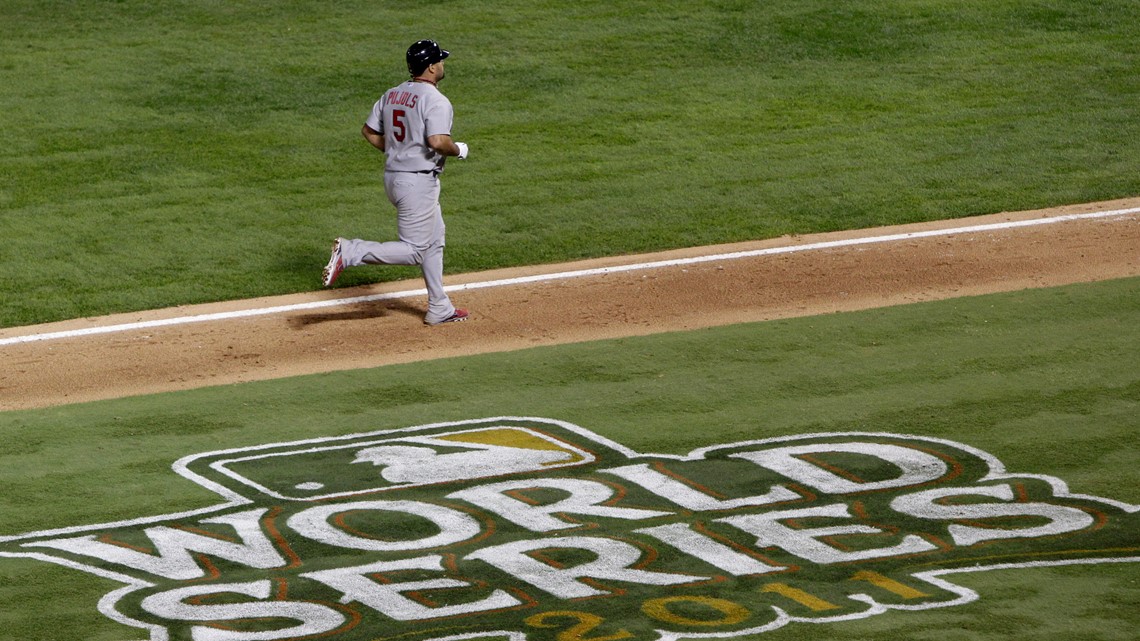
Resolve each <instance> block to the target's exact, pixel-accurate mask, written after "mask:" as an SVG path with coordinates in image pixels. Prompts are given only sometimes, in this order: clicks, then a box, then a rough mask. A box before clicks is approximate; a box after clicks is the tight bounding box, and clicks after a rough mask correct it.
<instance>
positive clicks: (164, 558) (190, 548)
mask: <svg viewBox="0 0 1140 641" xmlns="http://www.w3.org/2000/svg"><path fill="white" fill-rule="evenodd" d="M265 512H266V510H265V509H257V510H249V511H246V512H237V513H235V514H229V515H226V516H219V517H215V518H210V519H203V520H202V521H199V522H200V523H223V524H226V525H231V526H233V528H234V531H235V532H236V533H237V535H238V538H240V539H241V542H240V543H232V542H230V541H226V540H224V539H221V538H215V537H212V536H207V535H204V534H198V533H195V532H188V531H186V530H179V529H175V528H170V527H166V526H159V527H151V528H146V529H145V530H143V532H145V533H146V535H147V537H149V538H150V540H151V543H153V544H154V548H155V550H156V551H157V554H147V553H145V552H140V551H138V550H135V549H132V548H129V547H126V546H124V545H115V544H113V543H106V542H104V541H99V540H97V537H98V535H95V534H90V535H87V536H80V537H76V538H71V539H55V540H51V541H40V542H38V543H27V544H25V547H46V548H54V549H57V550H63V551H65V552H70V553H72V554H80V555H83V556H89V557H94V558H97V559H102V560H104V561H108V562H111V563H117V564H119V565H123V566H126V567H129V568H132V569H135V570H139V571H142V572H146V573H148V574H153V575H155V576H161V577H164V578H167V579H180V580H185V579H197V578H201V577H203V576H206V571H205V570H203V569H202V568H201V567H200V566H199V565H198V562H197V561H196V560H195V559H194V557H193V555H192V554H191V552H198V553H201V554H206V555H208V556H213V557H217V558H219V559H225V560H227V561H232V562H234V563H240V564H242V565H246V566H248V567H251V568H261V569H267V568H276V567H281V566H283V565H285V559H283V558H282V557H281V554H280V553H278V552H277V549H276V548H274V547H273V543H272V542H270V540H269V538H268V537H267V536H265V533H264V532H262V530H261V516H262V515H263V514H265Z"/></svg>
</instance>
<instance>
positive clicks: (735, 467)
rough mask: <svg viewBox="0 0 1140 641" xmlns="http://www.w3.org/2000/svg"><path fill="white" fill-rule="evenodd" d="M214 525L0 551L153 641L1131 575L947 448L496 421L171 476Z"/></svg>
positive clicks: (1053, 489)
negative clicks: (1102, 571) (984, 578)
mask: <svg viewBox="0 0 1140 641" xmlns="http://www.w3.org/2000/svg"><path fill="white" fill-rule="evenodd" d="M174 470H175V472H177V473H178V474H180V475H182V476H183V477H185V478H187V479H189V480H191V481H193V482H195V483H199V484H201V485H202V486H204V487H206V488H208V489H210V490H212V491H214V492H216V493H217V494H218V495H219V496H220V497H221V498H222V502H220V503H219V504H218V505H216V506H213V507H210V508H207V509H202V510H196V511H189V512H182V513H177V514H164V515H158V516H152V517H146V518H139V519H135V520H131V521H123V522H117V523H105V524H98V525H80V526H75V527H69V528H63V529H60V530H53V531H42V532H30V533H26V534H20V535H14V536H4V537H0V562H2V559H3V558H4V557H16V558H31V559H37V560H40V561H44V562H48V563H54V564H59V565H62V566H65V567H68V568H72V569H74V570H76V571H82V572H88V573H91V574H94V575H97V576H100V577H104V578H108V579H112V580H113V581H115V582H117V583H119V584H120V587H118V588H117V589H114V590H112V591H111V592H109V593H108V594H106V595H105V596H104V597H103V598H102V599H100V600H99V602H98V604H92V607H98V609H99V611H100V612H101V613H102V614H104V615H105V616H107V617H109V618H110V619H113V620H114V621H117V622H119V623H122V624H125V625H128V626H132V627H134V628H137V629H138V630H139V636H140V637H144V638H148V639H150V640H151V641H164V640H173V639H190V640H192V641H241V640H277V639H317V638H320V639H336V640H337V641H373V640H385V639H391V640H397V639H399V640H409V641H458V640H460V639H476V638H509V639H511V640H512V641H524V640H531V641H538V640H551V641H571V640H581V641H585V640H589V641H617V640H621V639H630V640H633V639H644V640H646V641H655V640H659V639H660V640H673V639H689V638H706V637H732V636H740V635H745V634H759V633H764V632H768V631H771V630H775V629H778V628H781V627H784V626H786V625H789V624H792V623H830V622H837V621H844V620H850V619H858V618H863V617H869V616H872V615H875V614H880V613H883V612H887V611H890V610H923V609H929V608H942V607H950V606H955V605H959V604H963V603H968V602H971V601H973V600H975V599H978V598H980V595H978V594H977V593H975V592H974V591H972V590H970V589H967V588H965V587H962V586H960V585H957V584H955V583H954V581H953V578H954V575H955V574H959V573H967V572H984V571H994V570H1001V569H1005V568H1024V567H1034V566H1055V565H1071V564H1095V563H1122V562H1137V561H1140V527H1137V526H1138V525H1140V523H1138V521H1140V515H1138V512H1140V506H1136V505H1130V504H1127V503H1123V502H1120V501H1116V500H1112V499H1108V498H1102V497H1096V496H1088V495H1081V494H1075V493H1072V492H1070V491H1069V488H1068V486H1067V485H1066V484H1065V483H1064V482H1063V481H1062V480H1061V479H1058V478H1055V477H1052V476H1044V475H1037V474H1018V473H1016V472H1010V471H1007V470H1006V469H1005V466H1004V465H1002V463H1001V462H1000V461H999V460H998V459H997V458H995V457H994V456H992V455H990V454H988V453H986V452H984V451H981V450H978V449H976V448H973V447H971V446H969V445H965V444H962V443H956V442H953V441H949V440H942V439H934V438H925V437H917V436H908V435H902V434H887V433H870V432H866V433H862V432H858V433H857V432H851V433H828V434H805V435H799V436H789V437H783V438H774V439H763V440H756V441H745V442H738V443H726V444H710V445H708V446H707V447H704V448H702V449H699V450H696V451H693V452H691V453H689V454H688V455H685V456H670V455H659V454H643V453H638V452H634V451H632V450H630V449H628V448H626V447H625V446H623V445H621V444H619V443H615V442H613V441H610V440H608V439H606V438H604V437H602V436H600V435H598V434H595V433H593V432H591V431H589V430H586V429H584V428H581V427H578V426H576V425H572V424H570V423H566V422H563V421H557V420H551V419H543V418H524V417H500V418H490V419H478V420H471V421H462V422H456V423H445V424H434V425H425V426H417V427H410V428H406V429H400V430H393V431H383V432H370V433H364V434H354V435H349V436H341V437H330V438H320V439H312V440H306V441H297V442H292V443H274V444H267V445H263V446H258V447H251V448H242V449H230V450H222V451H215V452H207V453H203V454H195V455H192V456H188V457H185V458H183V459H181V460H179V461H178V462H176V463H175V465H174Z"/></svg>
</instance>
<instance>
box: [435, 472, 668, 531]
mask: <svg viewBox="0 0 1140 641" xmlns="http://www.w3.org/2000/svg"><path fill="white" fill-rule="evenodd" d="M529 489H555V490H561V491H563V492H566V493H568V494H569V496H567V497H566V498H564V499H562V500H559V501H555V502H553V503H548V504H545V505H532V504H531V503H527V502H525V501H523V500H521V499H517V498H514V497H511V496H508V495H507V493H508V492H511V491H515V490H529ZM613 495H614V491H613V488H611V487H609V486H608V485H606V484H604V483H598V482H597V481H587V480H583V479H524V480H518V481H505V482H503V483H491V484H488V485H481V486H479V487H473V488H471V489H467V490H460V491H458V492H452V493H451V494H448V495H447V498H449V499H461V500H464V501H467V502H468V503H471V504H473V505H476V506H478V507H481V508H483V509H485V510H488V511H491V512H494V513H495V514H498V515H499V516H501V517H503V518H505V519H507V520H508V521H511V522H513V523H516V524H518V525H521V526H522V527H525V528H527V529H528V530H530V531H532V532H550V531H552V530H565V529H568V528H574V527H578V526H579V525H580V524H579V523H575V522H573V521H570V520H568V519H563V518H559V517H556V516H554V515H556V514H579V515H585V516H600V517H605V518H611V519H628V520H638V519H651V518H654V517H658V516H668V515H670V514H672V512H658V511H656V510H638V509H632V508H621V507H613V506H608V505H601V503H603V502H605V501H608V500H610V499H611V498H613Z"/></svg>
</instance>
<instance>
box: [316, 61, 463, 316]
mask: <svg viewBox="0 0 1140 641" xmlns="http://www.w3.org/2000/svg"><path fill="white" fill-rule="evenodd" d="M449 55H450V52H448V51H445V50H443V49H441V48H440V46H439V44H437V43H436V42H435V41H434V40H420V41H418V42H416V43H414V44H413V45H412V46H411V47H409V48H408V53H407V56H406V58H407V63H408V72H409V73H410V74H411V75H412V78H411V79H410V80H408V81H407V82H404V83H403V84H401V85H399V86H396V87H393V88H391V89H389V90H388V91H386V92H385V93H384V95H383V96H382V97H381V98H380V99H379V100H377V101H376V104H375V105H373V106H372V113H371V114H370V115H369V116H368V119H367V120H366V121H365V122H364V126H363V127H362V128H361V133H362V134H363V135H364V138H365V139H367V140H368V142H369V143H371V144H372V146H373V147H375V148H377V149H379V150H380V151H383V152H385V153H386V154H387V159H386V160H385V163H384V191H385V192H386V193H387V195H388V200H389V201H391V202H392V204H393V205H395V206H396V226H397V232H398V236H399V240H395V241H388V242H374V241H369V240H360V239H352V240H349V239H346V238H337V239H336V240H335V241H334V242H333V248H332V256H331V257H329V263H328V265H326V266H325V269H324V279H323V280H324V286H325V287H328V286H330V285H332V284H333V282H335V281H336V278H337V276H339V275H340V272H341V271H343V270H344V269H345V268H346V267H353V266H355V265H419V266H420V269H421V270H422V271H423V276H424V283H425V284H426V285H427V292H428V311H427V315H426V316H425V317H424V322H425V323H426V324H428V325H439V324H440V323H452V322H457V321H464V320H467V310H465V309H456V308H455V306H454V305H452V304H451V299H450V298H448V296H447V294H446V293H445V292H444V291H443V246H444V224H443V212H442V210H441V209H440V206H439V175H440V174H441V173H443V166H444V163H445V162H446V160H447V157H448V156H454V157H456V158H459V159H461V160H462V159H464V158H466V157H467V145H466V144H465V143H462V142H454V141H452V139H451V121H452V115H453V112H452V107H451V101H449V100H448V99H447V97H446V96H444V95H443V94H442V93H440V91H439V89H438V88H437V85H438V83H439V81H441V80H443V76H444V69H443V66H444V63H443V61H444V59H445V58H447V57H448V56H449Z"/></svg>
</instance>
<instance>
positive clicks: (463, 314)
mask: <svg viewBox="0 0 1140 641" xmlns="http://www.w3.org/2000/svg"><path fill="white" fill-rule="evenodd" d="M465 320H467V310H466V309H456V310H455V312H454V313H452V314H451V316H448V317H447V318H445V319H443V320H441V321H439V322H437V323H428V322H427V321H424V322H425V323H427V324H428V325H442V324H444V323H462V322H463V321H465Z"/></svg>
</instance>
